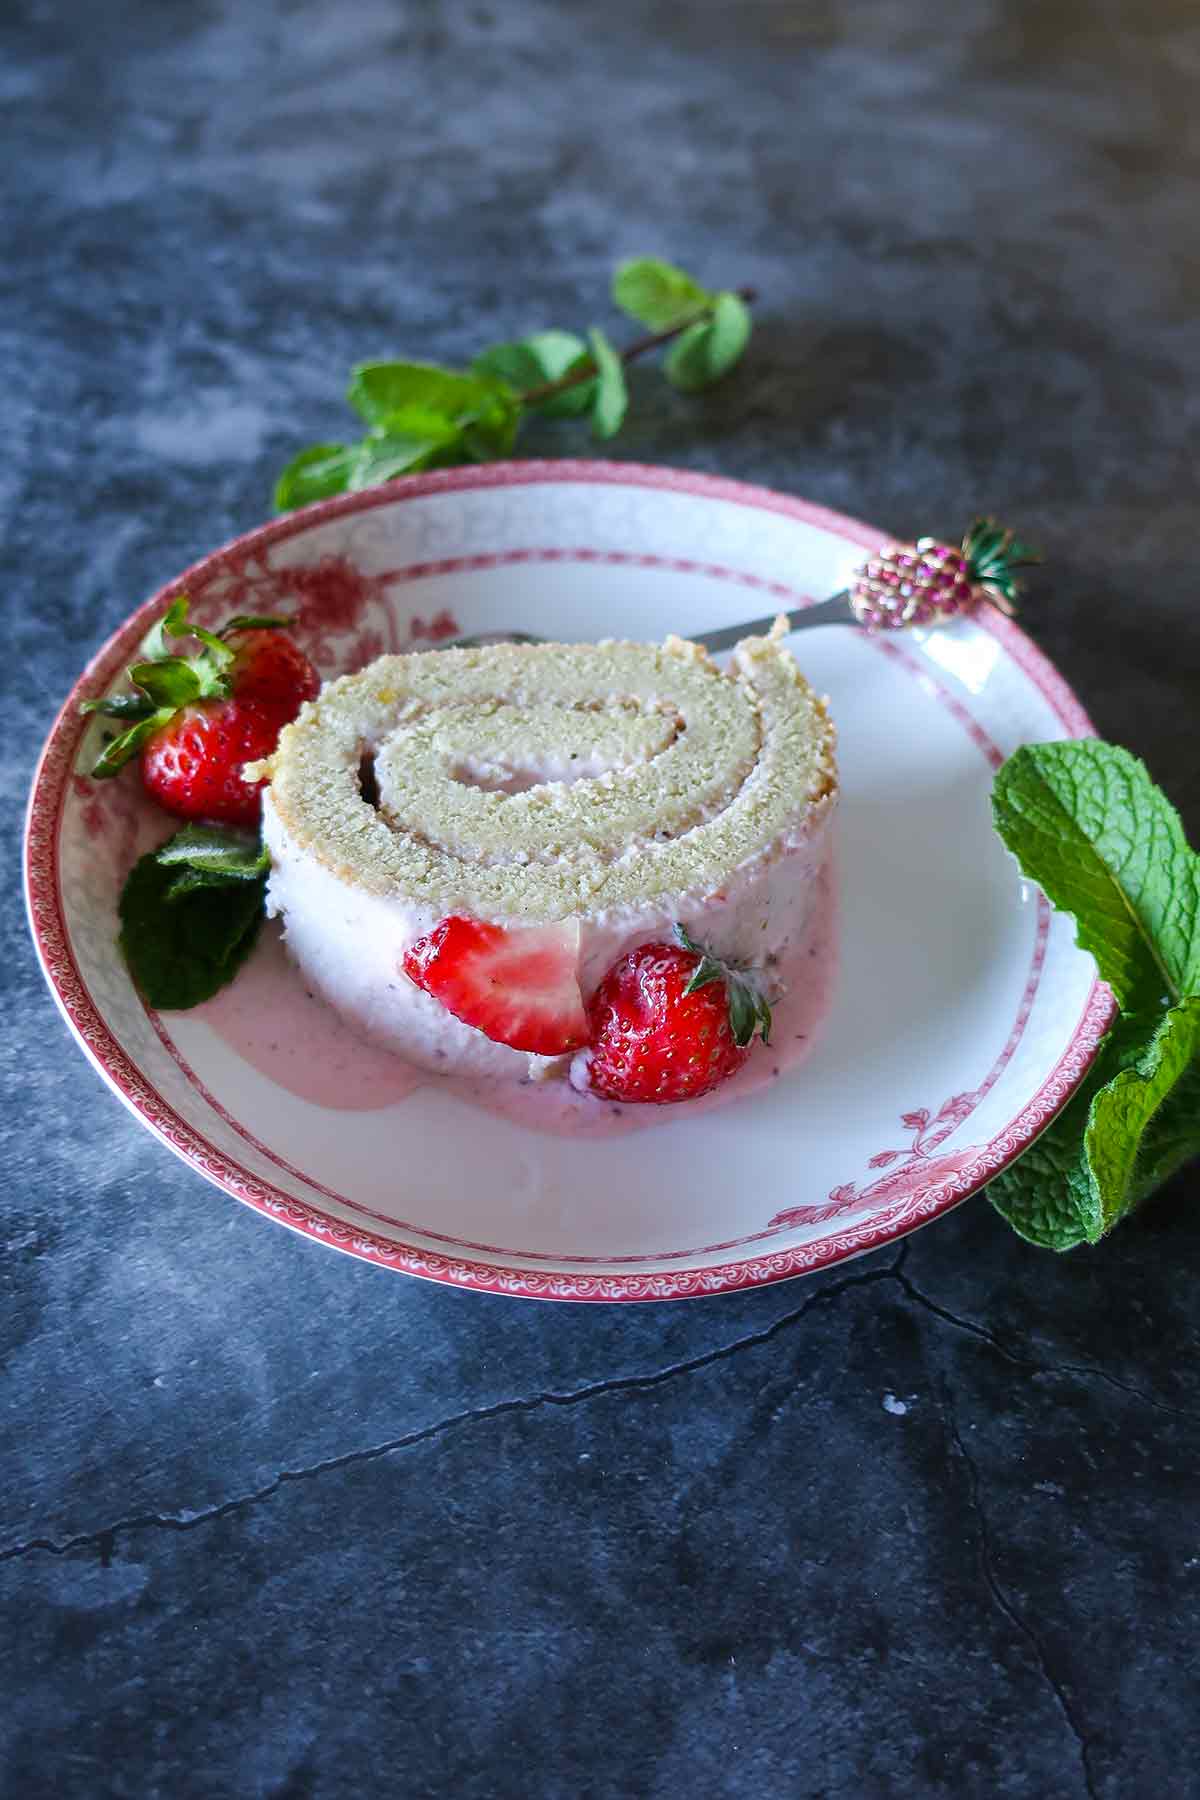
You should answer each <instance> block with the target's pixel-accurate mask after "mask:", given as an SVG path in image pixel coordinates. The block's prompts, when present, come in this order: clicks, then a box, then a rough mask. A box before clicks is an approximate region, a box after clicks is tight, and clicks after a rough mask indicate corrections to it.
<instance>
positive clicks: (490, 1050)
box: [255, 631, 837, 1080]
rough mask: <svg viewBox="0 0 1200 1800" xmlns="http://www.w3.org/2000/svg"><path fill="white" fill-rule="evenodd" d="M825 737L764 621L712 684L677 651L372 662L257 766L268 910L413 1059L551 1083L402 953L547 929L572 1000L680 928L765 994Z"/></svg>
mask: <svg viewBox="0 0 1200 1800" xmlns="http://www.w3.org/2000/svg"><path fill="white" fill-rule="evenodd" d="M834 741H835V740H834V729H833V725H832V723H831V721H830V719H829V716H828V713H827V711H826V709H825V705H824V702H823V701H822V700H821V699H820V698H818V696H817V695H816V694H814V692H813V690H812V689H811V688H810V687H809V685H808V683H807V682H806V681H805V679H804V677H803V675H802V674H801V673H800V671H799V669H798V668H797V666H796V664H795V662H794V661H793V659H792V657H791V655H790V654H789V653H788V651H787V650H786V649H785V648H784V647H783V644H782V643H781V641H780V633H779V631H777V632H776V633H773V634H772V635H771V636H770V637H765V638H748V639H746V640H744V641H743V642H742V643H741V644H739V645H738V647H737V649H736V650H735V652H734V654H733V657H732V660H731V665H730V668H729V671H728V672H725V671H724V670H722V669H721V668H720V667H719V666H718V665H717V664H716V663H715V662H713V661H712V659H711V658H710V657H709V656H707V655H706V654H705V652H704V651H703V650H701V649H699V648H698V647H697V646H696V645H694V644H690V643H688V642H686V641H684V640H682V639H678V638H670V639H668V640H667V642H666V643H665V644H661V645H652V644H631V643H601V644H570V645H566V644H544V645H542V644H539V645H504V646H493V647H489V648H483V649H453V650H441V651H426V652H421V653H417V654H413V655H407V656H385V657H381V658H379V659H378V660H377V661H375V662H373V663H371V664H370V665H369V666H368V667H366V668H364V669H362V670H360V671H359V672H358V673H357V674H355V675H349V676H343V677H342V678H341V679H340V680H337V681H334V682H332V683H330V684H328V685H327V686H326V687H325V688H324V689H323V690H322V692H321V694H320V696H319V697H318V699H317V700H316V701H313V702H311V703H309V704H308V705H306V706H305V707H304V709H303V710H302V712H301V713H300V715H299V717H298V718H297V720H296V721H295V723H294V724H292V725H290V726H288V727H286V728H285V730H284V731H283V733H282V735H281V737H280V740H279V745H278V748H277V750H276V752H275V754H274V756H273V757H272V758H271V759H270V760H269V762H268V763H266V764H265V765H258V766H257V768H256V770H255V772H257V773H266V774H267V775H269V778H270V785H269V787H268V788H267V789H266V791H265V793H264V806H263V816H264V828H265V836H266V843H267V846H268V849H269V851H270V855H271V876H270V885H269V890H268V907H269V910H270V911H271V912H272V913H275V914H278V915H280V916H281V917H282V919H283V921H284V928H285V935H286V941H287V944H288V947H289V950H290V951H291V954H292V956H293V957H294V958H295V960H296V962H297V963H298V964H299V966H300V968H301V970H302V971H303V973H304V975H305V976H306V978H307V980H308V981H309V983H310V984H311V985H312V986H313V987H314V988H315V989H316V990H317V991H318V992H319V993H320V994H321V995H322V996H323V997H324V998H325V999H326V1000H327V1001H328V1002H329V1003H330V1004H331V1005H332V1006H333V1007H334V1008H335V1009H336V1010H337V1011H338V1012H339V1013H340V1014H341V1015H342V1016H343V1017H344V1018H345V1019H347V1020H348V1021H350V1022H351V1023H352V1024H354V1025H356V1026H357V1027H358V1028H359V1029H360V1030H361V1031H363V1032H364V1033H365V1034H367V1035H368V1036H370V1037H371V1038H373V1039H374V1040H376V1041H378V1042H382V1043H385V1044H387V1045H389V1046H390V1047H391V1048H393V1049H395V1050H396V1051H398V1052H399V1053H400V1054H401V1055H403V1056H405V1057H407V1058H408V1059H409V1060H410V1061H412V1062H414V1063H417V1064H419V1065H420V1066H422V1067H425V1068H429V1069H433V1070H436V1071H440V1072H446V1073H451V1072H464V1073H470V1074H475V1075H479V1074H483V1075H494V1076H500V1077H506V1076H507V1077H510V1078H513V1079H518V1080H520V1079H525V1078H527V1077H528V1076H529V1075H530V1074H533V1075H535V1076H539V1075H544V1074H546V1073H554V1072H557V1071H558V1070H560V1069H561V1070H562V1071H564V1072H565V1069H566V1066H567V1064H568V1062H569V1060H570V1058H569V1056H568V1055H566V1054H565V1053H564V1054H562V1055H560V1056H557V1057H551V1058H547V1057H546V1056H543V1055H538V1054H531V1053H530V1051H529V1050H528V1049H519V1048H514V1047H512V1044H511V1042H508V1041H497V1038H496V1036H495V1035H488V1033H487V1032H486V1031H484V1030H481V1029H479V1028H477V1027H476V1026H474V1025H472V1024H468V1023H465V1022H464V1020H463V1019H462V1018H461V1017H459V1016H456V1013H455V1012H454V1011H452V1010H449V1008H448V1006H447V1005H445V1004H443V1003H442V1001H441V1000H439V999H438V998H435V997H434V995H433V994H432V993H431V992H427V991H425V990H424V989H423V988H422V987H421V986H419V985H418V984H417V982H416V981H415V980H414V979H411V978H410V975H409V974H406V973H405V959H406V957H409V959H410V967H411V966H412V965H411V953H412V951H413V947H414V945H417V944H418V943H424V942H425V940H426V939H427V937H428V934H429V933H431V932H433V931H435V930H436V929H437V928H439V927H440V925H441V924H442V922H444V921H447V920H457V921H463V920H465V921H472V922H479V923H481V924H482V925H484V926H496V927H499V928H501V929H502V930H503V931H506V932H510V933H511V934H512V938H513V942H514V943H516V944H518V945H522V944H525V943H528V944H530V945H537V944H539V943H540V942H541V941H542V936H539V933H540V934H542V935H543V936H544V935H547V934H549V935H551V936H552V937H553V941H554V942H555V944H556V946H557V948H558V953H560V955H565V956H566V957H567V958H568V959H569V962H570V965H571V982H572V984H577V989H578V996H579V997H580V999H581V1001H582V1003H583V1004H584V1005H586V1002H587V1000H588V999H589V997H590V996H591V994H592V993H593V992H594V991H595V989H596V988H597V986H598V984H599V983H600V982H601V980H602V978H603V977H604V975H605V973H606V971H608V970H609V969H611V968H612V967H613V965H614V964H615V963H616V961H617V959H618V958H620V957H621V956H622V955H624V954H625V953H626V952H628V951H630V950H632V949H635V948H636V947H638V946H640V945H644V944H648V943H653V942H656V941H658V940H660V939H663V938H669V937H670V934H671V933H672V931H673V929H674V928H675V927H676V926H679V925H681V926H683V927H684V928H685V929H686V931H687V932H688V934H690V936H691V937H692V938H694V939H696V940H698V941H700V942H702V943H703V945H704V947H705V948H706V949H709V950H711V951H712V952H713V953H714V954H715V955H717V956H719V957H721V958H724V959H726V960H728V961H730V962H733V963H736V964H737V965H739V966H742V967H744V968H748V969H750V970H752V971H753V972H754V974H755V978H756V979H757V980H759V981H760V982H761V984H762V986H763V988H764V990H765V991H766V993H767V995H768V997H771V995H772V994H773V993H778V992H779V991H780V990H781V989H782V987H783V986H784V985H785V984H786V981H787V978H788V968H789V957H790V954H791V953H792V952H793V951H794V950H795V949H796V948H797V947H798V946H799V945H800V943H801V941H802V939H803V936H804V932H805V928H806V925H807V922H808V919H809V916H810V912H811V907H812V902H813V895H814V891H815V884H816V880H817V877H818V875H819V873H820V870H821V868H822V865H823V863H824V861H825V857H826V854H827V847H828V833H829V824H830V820H831V816H832V812H833V808H834V804H835V800H836V795H837V775H836V769H835V764H834ZM506 966H511V968H512V969H513V971H514V977H513V978H514V979H515V981H516V982H517V984H518V985H519V981H520V972H519V966H518V964H517V963H515V962H514V963H511V965H506ZM515 998H518V999H519V995H518V996H515ZM579 1041H580V1040H579V1039H578V1037H576V1038H575V1039H574V1040H573V1043H572V1048H573V1047H575V1046H576V1045H577V1044H578V1043H579Z"/></svg>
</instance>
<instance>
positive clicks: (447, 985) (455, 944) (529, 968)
mask: <svg viewBox="0 0 1200 1800" xmlns="http://www.w3.org/2000/svg"><path fill="white" fill-rule="evenodd" d="M404 972H405V974H406V975H407V976H409V978H410V979H411V980H412V981H415V982H416V984H417V986H418V987H419V988H424V990H425V992H426V993H427V994H432V995H433V997H434V999H435V1000H440V1001H441V1003H442V1005H443V1006H444V1007H445V1008H446V1011H447V1012H450V1013H453V1014H454V1017H455V1018H456V1019H461V1020H462V1021H463V1023H464V1024H465V1025H473V1026H474V1027H475V1029H476V1031H482V1033H483V1035H484V1036H485V1037H489V1038H491V1039H492V1040H493V1042H494V1043H497V1044H510V1045H511V1046H512V1048H513V1049H514V1050H526V1051H529V1052H530V1054H532V1055H535V1056H561V1055H562V1054H563V1053H564V1052H565V1051H567V1050H578V1049H579V1048H580V1046H581V1045H582V1044H585V1043H586V1042H587V1035H588V1025H587V1013H586V1011H585V1009H584V1004H583V995H582V994H581V993H580V991H579V924H578V921H577V920H572V921H570V922H568V923H565V924H561V925H529V926H513V927H511V928H506V927H503V926H500V925H486V924H484V923H483V922H482V921H481V920H479V919H467V918H463V917H462V916H461V915H459V914H457V913H454V914H451V916H450V917H449V918H448V919H442V920H441V921H440V923H439V924H437V925H435V926H434V928H433V930H432V931H431V932H429V933H428V935H427V936H425V937H423V938H418V939H417V941H416V943H415V944H413V945H412V946H411V947H410V948H409V949H408V950H407V951H406V952H405V955H404Z"/></svg>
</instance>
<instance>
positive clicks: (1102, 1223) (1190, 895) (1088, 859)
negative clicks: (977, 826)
mask: <svg viewBox="0 0 1200 1800" xmlns="http://www.w3.org/2000/svg"><path fill="white" fill-rule="evenodd" d="M992 806H993V816H994V820H995V825H996V829H997V831H998V832H999V834H1000V836H1001V837H1002V838H1003V840H1004V842H1005V844H1006V845H1007V846H1008V848H1009V849H1010V850H1011V851H1012V852H1013V854H1014V855H1015V856H1016V858H1017V861H1018V862H1019V863H1020V865H1021V869H1022V872H1023V873H1024V874H1025V875H1026V876H1027V877H1028V878H1029V879H1030V880H1031V881H1036V882H1037V883H1038V885H1039V886H1040V887H1041V888H1042V890H1043V891H1044V893H1045V894H1046V897H1047V898H1048V899H1049V901H1050V902H1051V904H1052V905H1053V906H1055V907H1057V908H1058V909H1059V910H1060V911H1063V912H1069V913H1072V914H1073V915H1074V917H1075V921H1076V941H1077V942H1078V943H1079V945H1080V948H1081V949H1084V950H1087V951H1089V952H1090V953H1091V954H1092V956H1093V957H1094V958H1095V960H1096V966H1097V968H1098V970H1099V972H1100V974H1101V976H1102V977H1103V979H1104V980H1105V981H1107V982H1108V984H1109V986H1110V987H1111V988H1112V990H1113V994H1114V996H1115V998H1116V1000H1117V1004H1118V1006H1119V1007H1120V1009H1121V1016H1120V1018H1119V1019H1118V1021H1117V1024H1116V1025H1115V1027H1114V1028H1113V1030H1112V1031H1111V1032H1110V1034H1109V1036H1108V1038H1107V1039H1106V1041H1105V1044H1104V1047H1103V1049H1102V1050H1101V1053H1100V1055H1099V1057H1098V1058H1097V1060H1096V1063H1095V1065H1094V1067H1093V1069H1092V1070H1091V1072H1090V1074H1089V1076H1088V1078H1087V1080H1086V1081H1085V1083H1084V1085H1083V1088H1082V1089H1081V1091H1080V1092H1079V1093H1078V1094H1076V1096H1075V1097H1074V1099H1073V1100H1072V1101H1071V1102H1070V1104H1069V1105H1068V1106H1067V1107H1066V1109H1065V1110H1064V1111H1063V1112H1062V1113H1061V1114H1060V1115H1059V1117H1058V1118H1057V1119H1056V1120H1055V1122H1054V1124H1053V1125H1052V1126H1051V1127H1050V1129H1049V1130H1048V1131H1046V1132H1045V1133H1044V1134H1043V1136H1042V1137H1041V1138H1039V1139H1038V1140H1037V1142H1036V1143H1035V1144H1034V1145H1033V1146H1032V1147H1031V1148H1030V1149H1029V1150H1028V1151H1026V1153H1025V1155H1024V1156H1022V1157H1021V1159H1020V1160H1019V1161H1018V1162H1017V1163H1015V1164H1014V1165H1013V1167H1012V1168H1010V1169H1007V1170H1006V1171H1005V1172H1004V1173H1003V1174H1002V1175H1000V1176H998V1177H997V1179H996V1180H995V1181H993V1182H992V1183H991V1185H990V1187H989V1189H988V1195H989V1198H990V1199H991V1201H992V1203H993V1205H994V1206H995V1207H996V1208H997V1209H998V1211H999V1212H1000V1213H1002V1214H1003V1216H1004V1217H1005V1218H1006V1219H1007V1220H1008V1221H1009V1223H1010V1224H1011V1225H1012V1226H1013V1227H1014V1229H1015V1230H1016V1231H1018V1232H1020V1234H1021V1235H1022V1236H1023V1237H1026V1238H1028V1239H1029V1240H1030V1241H1031V1242H1033V1243H1035V1244H1042V1245H1045V1246H1047V1247H1049V1248H1051V1249H1055V1250H1068V1249H1071V1248H1073V1247H1074V1246H1075V1245H1076V1244H1080V1243H1092V1244H1094V1243H1096V1242H1097V1241H1098V1240H1099V1239H1100V1238H1101V1237H1103V1236H1104V1234H1105V1233H1106V1232H1108V1231H1110V1230H1111V1229H1112V1227H1113V1226H1114V1225H1116V1224H1119V1223H1120V1221H1121V1220H1122V1219H1123V1218H1124V1217H1126V1215H1127V1214H1128V1213H1129V1212H1131V1211H1132V1210H1133V1208H1134V1207H1135V1206H1136V1205H1137V1204H1138V1203H1139V1201H1141V1200H1143V1199H1144V1198H1145V1197H1146V1195H1147V1194H1149V1193H1150V1192H1151V1191H1152V1190H1153V1189H1154V1188H1155V1187H1157V1186H1158V1185H1159V1183H1160V1182H1162V1181H1165V1180H1166V1179H1167V1178H1168V1176H1170V1175H1172V1174H1173V1173H1174V1171H1175V1170H1176V1169H1177V1168H1179V1167H1180V1166H1181V1165H1182V1164H1183V1163H1184V1162H1186V1161H1187V1160H1188V1159H1189V1158H1190V1157H1192V1156H1194V1155H1196V1154H1198V1153H1200V857H1197V855H1196V853H1195V852H1194V851H1193V850H1192V849H1191V848H1190V847H1189V845H1188V843H1187V839H1186V837H1185V836H1184V831H1183V826H1182V824H1181V823H1180V820H1179V815H1178V814H1177V813H1176V811H1175V809H1174V807H1173V806H1172V805H1171V804H1170V802H1169V801H1168V800H1167V798H1166V796H1165V795H1164V794H1163V793H1162V792H1161V790H1160V789H1158V788H1157V787H1155V785H1154V783H1153V782H1152V781H1151V779H1150V776H1149V775H1148V774H1147V772H1146V769H1145V768H1144V766H1143V765H1142V764H1141V763H1140V762H1139V761H1138V760H1137V758H1136V757H1134V756H1131V755H1130V754H1129V752H1128V751H1127V750H1122V749H1120V748H1118V747H1117V746H1115V745H1112V744H1104V743H1100V742H1099V741H1097V740H1095V739H1082V740H1078V741H1073V742H1065V743H1052V744H1029V745H1026V746H1025V747H1024V748H1023V749H1021V750H1018V751H1017V752H1016V754H1015V755H1014V756H1012V757H1010V758H1009V760H1008V761H1007V762H1006V763H1005V764H1004V767H1003V768H1002V769H1001V770H1000V772H999V774H998V775H997V777H996V782H995V787H994V790H993V797H992Z"/></svg>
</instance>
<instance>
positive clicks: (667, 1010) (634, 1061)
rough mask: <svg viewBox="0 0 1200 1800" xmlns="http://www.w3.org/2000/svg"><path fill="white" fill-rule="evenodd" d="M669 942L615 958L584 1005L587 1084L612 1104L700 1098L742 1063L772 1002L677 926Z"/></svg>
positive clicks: (766, 1024) (766, 1027)
mask: <svg viewBox="0 0 1200 1800" xmlns="http://www.w3.org/2000/svg"><path fill="white" fill-rule="evenodd" d="M675 935H676V942H675V943H673V944H643V945H642V946H641V947H640V948H639V949H637V950H630V951H629V952H627V954H626V955H624V956H623V957H621V959H620V961H619V962H616V963H614V965H613V967H612V968H611V969H610V970H609V971H608V974H607V975H606V976H605V977H604V980H603V981H602V982H601V983H600V986H599V987H598V988H597V990H596V992H595V994H594V995H593V996H592V1000H591V1004H590V1005H589V1007H588V1023H589V1025H590V1028H591V1051H590V1053H589V1057H588V1072H587V1081H588V1086H589V1088H590V1089H591V1091H592V1092H593V1093H595V1094H599V1095H600V1096H601V1097H602V1098H604V1099H606V1100H624V1101H635V1102H640V1103H641V1104H644V1105H645V1104H648V1105H652V1106H666V1105H669V1104H670V1103H671V1102H673V1101H676V1100H696V1099H698V1098H699V1096H700V1095H701V1094H707V1093H710V1092H711V1091H712V1089H713V1088H715V1087H719V1086H720V1084H721V1082H723V1081H726V1080H727V1079H728V1078H729V1076H730V1075H732V1074H734V1073H735V1072H736V1071H737V1070H738V1069H740V1068H741V1066H742V1064H743V1063H744V1062H745V1061H746V1058H747V1057H748V1056H749V1054H750V1043H751V1040H752V1039H753V1037H754V1036H755V1033H756V1032H757V1033H761V1035H762V1040H763V1043H764V1044H765V1043H766V1042H767V1041H768V1038H769V1035H770V1030H771V1013H770V1009H769V1007H768V1006H767V1003H766V1001H765V1000H764V999H763V997H762V995H761V994H760V993H759V992H758V990H757V989H756V988H755V986H754V985H753V982H752V981H751V980H750V979H749V977H748V975H747V973H746V972H745V971H744V970H738V969H735V968H732V967H731V966H729V965H728V964H725V963H721V962H718V961H717V959H716V958H715V957H712V956H709V955H708V954H707V952H706V951H704V950H702V949H701V947H700V946H699V945H698V944H695V943H693V942H692V940H691V938H690V937H689V936H688V934H687V932H686V931H684V929H683V927H682V926H681V925H677V926H676V927H675Z"/></svg>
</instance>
